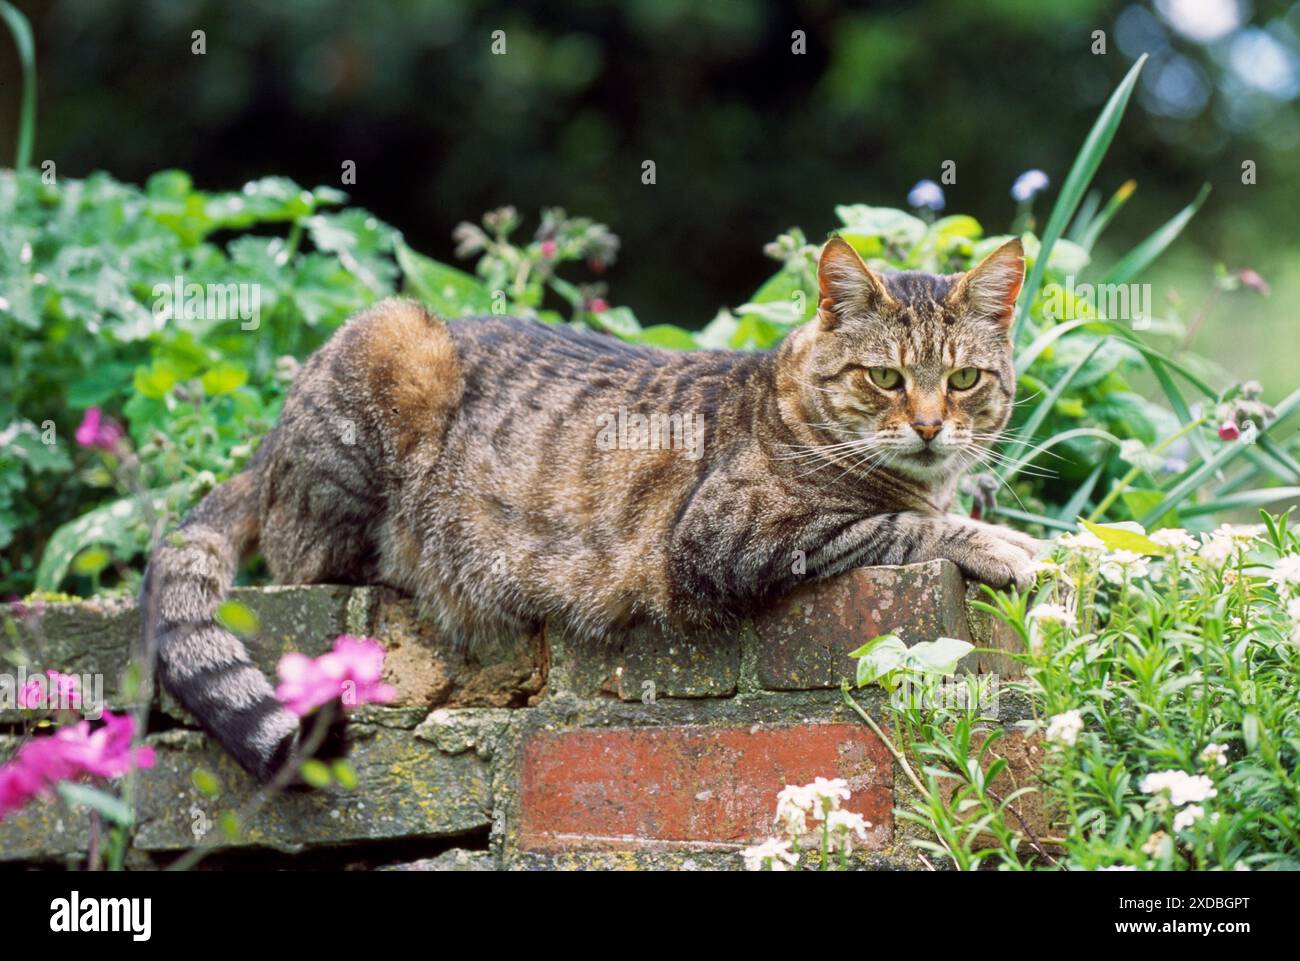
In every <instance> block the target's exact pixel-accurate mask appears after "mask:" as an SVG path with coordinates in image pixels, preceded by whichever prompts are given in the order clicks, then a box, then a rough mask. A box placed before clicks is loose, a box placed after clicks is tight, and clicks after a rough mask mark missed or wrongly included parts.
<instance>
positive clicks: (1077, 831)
mask: <svg viewBox="0 0 1300 961" xmlns="http://www.w3.org/2000/svg"><path fill="white" fill-rule="evenodd" d="M1263 517H1264V520H1265V524H1264V525H1255V526H1254V527H1236V528H1232V527H1228V526H1226V525H1225V526H1223V527H1221V528H1219V529H1218V530H1217V531H1215V532H1213V533H1211V534H1206V535H1202V538H1201V540H1200V542H1199V543H1198V542H1197V541H1196V540H1195V539H1193V538H1191V537H1190V536H1188V535H1187V534H1186V533H1185V532H1182V531H1178V530H1176V529H1165V530H1163V531H1160V532H1157V533H1156V534H1154V535H1152V536H1153V539H1154V543H1152V544H1151V547H1150V548H1149V549H1148V550H1147V551H1145V552H1144V553H1137V552H1134V551H1130V550H1126V549H1124V548H1119V549H1108V547H1107V546H1106V544H1105V541H1104V540H1103V539H1102V538H1100V537H1098V536H1096V535H1091V534H1081V535H1065V536H1063V537H1062V538H1060V539H1059V540H1058V541H1057V543H1056V545H1055V548H1054V562H1053V563H1051V564H1048V565H1047V566H1046V569H1045V571H1044V574H1043V576H1042V580H1041V582H1040V583H1041V589H1040V591H1039V593H1038V596H1037V597H1036V598H1035V600H1034V601H1033V602H1030V601H1029V599H1028V598H1021V597H1014V596H1011V597H1008V596H1006V595H999V594H995V593H994V592H992V591H990V592H989V594H990V601H989V602H988V603H981V604H979V605H977V606H980V607H982V608H983V609H984V610H985V611H987V612H988V613H990V614H992V615H993V616H996V617H998V618H1000V619H1001V620H1002V621H1004V622H1005V623H1006V625H1007V626H1008V627H1009V629H1010V630H1011V631H1013V632H1014V634H1015V636H1016V637H1018V638H1020V640H1021V642H1022V649H1021V650H1020V651H1019V652H1018V653H1017V654H1016V659H1017V660H1018V661H1020V662H1022V663H1023V664H1024V667H1025V679H1024V680H1023V681H1017V682H1010V683H1009V684H1007V683H1004V693H1010V694H1013V695H1015V694H1019V695H1022V696H1024V697H1026V698H1027V699H1028V704H1029V706H1030V708H1031V710H1032V714H1033V718H1034V720H1033V721H1032V722H1029V723H1027V724H1026V725H1025V733H1026V734H1029V735H1040V736H1041V737H1042V743H1043V745H1044V746H1045V747H1046V756H1047V761H1046V763H1045V765H1044V767H1043V770H1042V772H1041V783H1039V784H1037V785H1028V786H1026V787H1024V788H1022V789H1021V790H1020V791H1017V792H1015V793H1010V794H1007V795H1006V796H1005V797H1004V796H1001V795H999V794H998V793H997V792H996V791H995V790H994V789H993V788H992V783H993V781H994V779H995V778H996V777H997V775H998V773H1000V771H1001V770H1002V768H1003V767H1004V766H1005V764H1006V761H1005V760H1003V759H1001V758H998V757H997V756H996V755H997V751H996V750H995V749H994V745H995V744H996V743H997V741H998V739H999V738H1000V737H1003V736H1004V735H1005V730H1004V729H1003V728H1002V727H1000V726H999V725H997V724H996V719H995V718H985V717H983V716H982V714H983V713H985V710H986V709H987V707H988V704H987V701H984V702H981V701H980V700H979V699H978V698H971V699H969V700H968V701H967V703H966V704H964V705H954V704H952V703H950V702H949V703H920V702H918V701H917V700H916V699H911V700H904V701H902V702H901V703H900V702H898V701H897V700H895V702H894V703H893V704H892V706H891V707H890V708H889V710H890V712H891V713H892V715H893V718H894V725H893V726H894V730H895V732H897V736H898V737H899V738H900V739H901V741H902V743H903V746H904V752H905V754H907V755H909V756H911V757H912V758H916V759H919V762H920V765H921V774H920V775H917V774H916V773H915V772H913V771H912V770H911V768H910V767H909V768H908V771H909V773H910V774H911V775H912V776H913V777H915V778H916V780H917V782H918V784H917V786H918V789H919V794H920V798H919V800H917V801H916V802H915V803H914V804H913V805H911V806H910V807H909V808H907V809H905V810H903V811H900V817H902V818H904V819H906V820H910V821H913V822H916V823H918V824H920V825H922V826H923V827H924V828H925V829H926V830H927V835H928V837H927V838H926V839H924V840H921V841H918V844H919V846H920V847H921V848H922V849H923V850H924V851H925V852H926V853H927V854H928V855H929V856H931V857H934V858H937V859H939V861H940V862H942V863H946V864H951V865H954V866H957V867H960V868H963V869H968V868H976V867H980V866H983V865H985V864H986V863H987V864H991V865H997V866H1000V867H1003V868H1012V869H1023V868H1031V867H1052V866H1055V867H1061V868H1066V869H1072V870H1080V869H1082V870H1096V869H1103V868H1105V869H1141V870H1170V869H1192V870H1215V869H1218V870H1259V869H1294V868H1296V867H1297V866H1300V816H1298V812H1300V780H1298V779H1297V776H1296V772H1297V769H1298V768H1300V685H1297V682H1296V678H1297V677H1298V676H1300V536H1297V534H1296V532H1295V531H1294V530H1293V529H1291V527H1290V526H1289V518H1288V516H1287V515H1283V516H1281V517H1276V518H1275V517H1273V516H1271V515H1269V514H1263ZM1111 532H1113V533H1115V534H1116V535H1125V537H1123V538H1121V539H1122V540H1125V542H1127V543H1128V544H1129V545H1130V546H1134V541H1133V540H1132V538H1145V534H1144V533H1143V532H1142V531H1141V530H1140V529H1136V528H1135V526H1134V527H1133V528H1128V529H1124V528H1121V529H1118V530H1116V529H1114V528H1112V529H1110V531H1108V532H1107V533H1108V534H1109V533H1111ZM1116 542H1118V540H1117V541H1116ZM1008 688H1009V691H1008V690H1007V689H1008ZM922 782H923V783H922ZM944 782H946V783H948V784H949V785H951V786H952V787H951V791H950V792H949V793H948V794H947V795H945V794H944V793H943V792H941V791H940V789H939V786H940V784H941V783H944ZM1033 790H1039V791H1041V792H1042V793H1043V795H1044V799H1045V801H1046V809H1047V810H1048V811H1049V812H1051V815H1052V822H1053V825H1054V827H1053V829H1052V830H1053V833H1054V834H1055V833H1057V832H1059V834H1060V836H1059V837H1056V836H1053V837H1050V838H1048V837H1038V836H1035V835H1033V834H1032V833H1031V832H1030V831H1029V829H1028V828H1027V826H1026V824H1025V822H1024V821H1023V820H1022V819H1021V817H1020V814H1019V810H1018V804H1017V800H1018V798H1020V797H1021V796H1023V795H1024V794H1025V793H1028V792H1029V791H1033ZM1040 830H1041V826H1040Z"/></svg>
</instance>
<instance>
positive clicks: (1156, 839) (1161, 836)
mask: <svg viewBox="0 0 1300 961" xmlns="http://www.w3.org/2000/svg"><path fill="white" fill-rule="evenodd" d="M1168 837H1169V835H1168V834H1166V833H1165V832H1164V831H1157V832H1155V833H1154V834H1152V835H1151V836H1150V837H1149V838H1147V839H1146V843H1145V844H1143V845H1142V853H1143V854H1146V855H1149V856H1150V857H1155V856H1156V855H1157V854H1159V853H1160V845H1162V844H1164V843H1165V840H1166V839H1167V838H1168Z"/></svg>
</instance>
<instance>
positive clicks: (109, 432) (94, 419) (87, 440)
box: [77, 407, 122, 453]
mask: <svg viewBox="0 0 1300 961" xmlns="http://www.w3.org/2000/svg"><path fill="white" fill-rule="evenodd" d="M121 439H122V426H121V425H120V424H118V422H117V421H115V420H113V419H112V418H111V417H105V416H104V415H103V413H102V412H101V411H100V409H99V408H98V407H91V408H89V409H88V410H87V411H86V415H85V416H84V417H83V418H82V419H81V426H80V427H78V428H77V443H78V444H80V445H81V446H82V447H95V448H98V449H99V450H103V451H108V452H109V453H112V451H113V450H114V449H115V448H116V447H117V444H118V441H120V440H121Z"/></svg>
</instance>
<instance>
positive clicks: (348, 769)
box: [330, 759, 361, 791]
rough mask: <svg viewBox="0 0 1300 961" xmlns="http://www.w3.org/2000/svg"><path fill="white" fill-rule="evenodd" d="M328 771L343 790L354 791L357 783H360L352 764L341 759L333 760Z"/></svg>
mask: <svg viewBox="0 0 1300 961" xmlns="http://www.w3.org/2000/svg"><path fill="white" fill-rule="evenodd" d="M330 771H331V773H332V774H333V775H334V780H336V781H338V783H339V786H340V787H342V788H343V789H344V790H345V791H355V790H356V789H357V785H358V784H359V783H361V782H360V781H359V780H358V778H357V772H356V771H355V770H353V768H352V765H351V764H349V763H348V762H347V761H344V760H342V759H340V760H337V761H335V762H334V764H333V765H332V766H331V767H330Z"/></svg>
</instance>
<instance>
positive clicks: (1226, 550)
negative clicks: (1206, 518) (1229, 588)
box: [1197, 533, 1238, 571]
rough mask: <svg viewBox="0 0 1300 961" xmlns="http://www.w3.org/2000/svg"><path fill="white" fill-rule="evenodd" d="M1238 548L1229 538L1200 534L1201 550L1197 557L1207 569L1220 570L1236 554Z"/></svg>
mask: <svg viewBox="0 0 1300 961" xmlns="http://www.w3.org/2000/svg"><path fill="white" fill-rule="evenodd" d="M1237 550H1238V547H1237V545H1236V544H1235V543H1234V542H1233V540H1232V538H1231V537H1225V536H1223V535H1220V534H1217V533H1215V534H1202V535H1201V549H1200V550H1199V551H1197V556H1198V557H1200V559H1201V560H1202V561H1204V562H1205V564H1206V566H1207V567H1211V568H1213V569H1214V570H1216V571H1217V570H1219V569H1221V568H1222V567H1223V566H1224V565H1225V564H1227V563H1228V562H1229V561H1230V560H1232V558H1233V557H1235V556H1236V554H1237Z"/></svg>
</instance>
